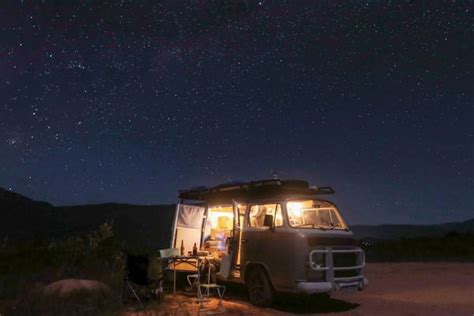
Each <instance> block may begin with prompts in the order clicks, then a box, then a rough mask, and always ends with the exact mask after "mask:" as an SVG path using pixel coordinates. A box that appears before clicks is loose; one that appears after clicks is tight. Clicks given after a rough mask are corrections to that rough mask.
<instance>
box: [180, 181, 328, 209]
mask: <svg viewBox="0 0 474 316" xmlns="http://www.w3.org/2000/svg"><path fill="white" fill-rule="evenodd" d="M334 193H335V192H334V190H333V189H332V188H331V187H328V186H326V187H310V186H309V184H308V182H306V181H304V180H281V179H270V180H258V181H251V182H233V183H225V184H220V185H217V186H215V187H211V188H207V187H198V188H193V189H189V190H181V191H179V194H178V198H179V199H181V200H195V201H206V202H221V203H223V202H228V203H231V202H232V201H248V200H252V199H265V198H275V197H281V196H290V195H322V194H334Z"/></svg>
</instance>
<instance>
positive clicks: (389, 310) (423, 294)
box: [124, 262, 474, 316]
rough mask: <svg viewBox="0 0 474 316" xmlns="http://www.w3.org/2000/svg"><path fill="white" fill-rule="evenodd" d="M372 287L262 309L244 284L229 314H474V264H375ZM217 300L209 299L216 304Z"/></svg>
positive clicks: (160, 311)
mask: <svg viewBox="0 0 474 316" xmlns="http://www.w3.org/2000/svg"><path fill="white" fill-rule="evenodd" d="M366 274H367V277H368V278H369V279H370V285H369V287H368V288H367V289H366V290H365V291H363V292H359V293H334V294H332V295H331V298H329V299H328V298H325V297H298V296H295V297H293V296H284V297H282V298H281V299H280V302H278V303H277V304H276V305H275V306H274V307H273V308H265V309H262V308H257V307H254V306H252V305H250V303H249V302H248V301H247V300H246V299H245V295H244V293H243V291H242V289H233V290H231V291H229V294H228V295H227V297H226V300H225V302H224V306H225V310H226V312H225V314H231V315H293V314H299V315H301V314H326V315H341V316H343V315H344V316H345V315H450V316H451V315H469V316H471V315H473V313H474V264H473V263H443V262H438V263H374V264H369V265H368V268H367V272H366ZM216 304H217V300H215V299H213V300H212V301H211V302H209V303H208V304H207V306H209V307H214V306H216ZM197 313H198V305H197V304H196V302H195V300H194V298H191V297H186V296H183V295H177V296H171V295H169V296H167V298H166V302H165V303H164V304H162V305H156V306H152V307H150V308H148V309H147V310H145V311H141V312H137V311H133V312H132V311H128V312H124V314H125V315H130V316H131V315H150V316H151V315H166V314H174V315H194V314H197Z"/></svg>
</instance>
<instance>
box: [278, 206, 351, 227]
mask: <svg viewBox="0 0 474 316" xmlns="http://www.w3.org/2000/svg"><path fill="white" fill-rule="evenodd" d="M286 209H287V213H288V220H289V224H290V226H291V227H298V228H318V229H341V230H347V225H346V224H345V223H344V220H343V219H342V217H341V215H340V214H339V212H338V211H337V209H336V208H335V207H334V206H331V205H330V204H328V203H326V204H322V205H321V203H320V202H319V201H314V200H304V201H290V202H288V203H287V204H286Z"/></svg>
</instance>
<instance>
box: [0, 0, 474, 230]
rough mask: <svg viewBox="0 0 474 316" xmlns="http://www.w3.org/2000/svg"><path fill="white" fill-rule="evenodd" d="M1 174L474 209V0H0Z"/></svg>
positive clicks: (72, 196) (118, 192) (12, 183)
mask: <svg viewBox="0 0 474 316" xmlns="http://www.w3.org/2000/svg"><path fill="white" fill-rule="evenodd" d="M0 15H1V18H0V26H1V37H0V38H1V45H0V73H1V83H0V95H1V99H0V100H1V104H0V186H1V187H4V188H6V189H11V190H13V191H16V192H19V193H21V194H25V195H27V196H29V197H32V198H34V199H38V200H46V201H49V202H51V203H53V204H55V205H72V204H83V203H101V202H128V203H137V204H164V203H173V202H175V201H176V191H177V190H178V189H183V188H188V187H192V186H199V185H215V184H219V183H222V182H226V181H236V180H254V179H261V178H271V175H272V171H273V172H276V173H277V174H278V176H279V177H281V178H283V179H290V178H302V179H307V180H309V181H310V182H311V183H312V184H314V185H331V186H333V187H334V188H335V189H336V192H337V195H336V196H335V197H334V201H336V202H337V204H338V206H339V207H340V209H341V211H342V212H343V214H344V216H345V217H346V218H347V220H348V222H349V223H352V224H354V223H370V224H374V223H438V222H446V221H457V220H464V219H467V218H472V217H474V206H473V205H474V180H473V178H474V161H473V157H474V22H473V21H474V3H473V2H472V1H446V2H445V3H444V2H441V1H427V0H425V1H421V0H419V1H417V0H414V1H395V0H391V1H389V0H387V1H364V2H360V1H287V2H278V4H277V3H276V2H269V1H260V2H258V1H257V2H241V1H228V2H226V1H174V0H173V1H164V2H159V1H118V0H113V1H108V2H105V1H81V2H78V3H73V1H48V0H44V1H31V2H29V1H11V2H6V1H2V3H1V4H0Z"/></svg>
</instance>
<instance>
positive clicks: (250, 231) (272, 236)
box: [240, 203, 281, 269]
mask: <svg viewBox="0 0 474 316" xmlns="http://www.w3.org/2000/svg"><path fill="white" fill-rule="evenodd" d="M268 216H271V217H272V218H271V219H272V223H273V224H271V225H270V226H273V229H272V228H271V227H270V226H266V225H265V224H267V223H266V222H267V220H268V219H269V218H267V219H266V217H268ZM275 216H276V217H277V218H278V220H280V219H281V206H280V204H276V203H272V204H258V205H251V206H250V207H249V208H248V211H247V216H245V223H244V225H243V227H242V240H241V253H240V259H241V260H240V263H241V266H242V267H243V266H244V265H245V264H246V263H248V262H252V263H263V264H264V265H265V266H266V267H268V268H269V269H271V267H272V266H273V262H274V261H275V260H276V261H277V260H278V256H279V254H281V251H280V249H279V247H278V240H277V231H278V230H279V229H280V228H279V226H280V224H279V223H278V224H277V225H275ZM275 226H276V227H275ZM275 229H276V230H275Z"/></svg>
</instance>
